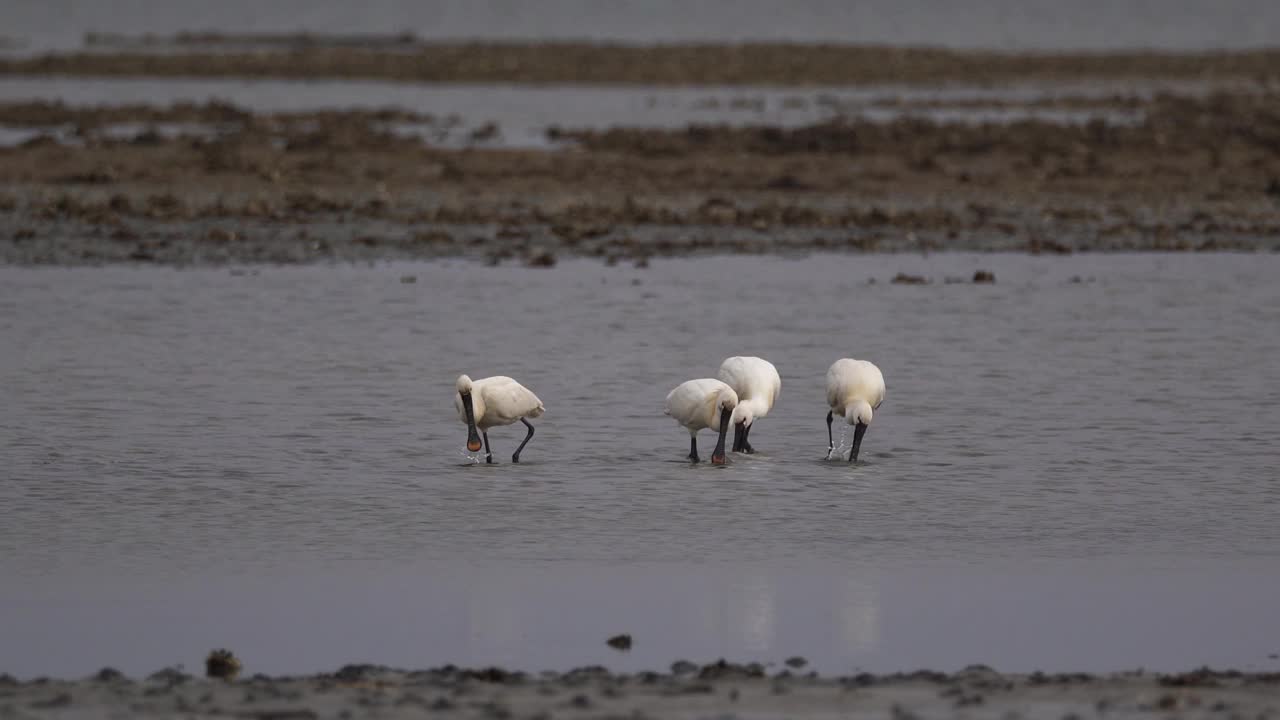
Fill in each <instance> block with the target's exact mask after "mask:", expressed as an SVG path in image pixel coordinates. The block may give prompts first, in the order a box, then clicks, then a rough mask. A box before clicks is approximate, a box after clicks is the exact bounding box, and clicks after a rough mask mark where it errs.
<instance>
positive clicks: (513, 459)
mask: <svg viewBox="0 0 1280 720" xmlns="http://www.w3.org/2000/svg"><path fill="white" fill-rule="evenodd" d="M520 422H522V423H524V426H525V427H527V428H529V434H528V435H525V436H524V442H522V443H520V447H518V448H516V451H515V454H513V455H512V456H511V462H513V463H518V462H520V451H521V450H523V449H524V446H525V445H528V444H529V438H531V437H533V426H532V425H530V424H529V421H528V420H525V419H524V418H520Z"/></svg>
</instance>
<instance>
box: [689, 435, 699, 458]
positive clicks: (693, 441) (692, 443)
mask: <svg viewBox="0 0 1280 720" xmlns="http://www.w3.org/2000/svg"><path fill="white" fill-rule="evenodd" d="M689 459H690V460H692V461H693V462H695V463H696V462H698V436H697V435H690V436H689Z"/></svg>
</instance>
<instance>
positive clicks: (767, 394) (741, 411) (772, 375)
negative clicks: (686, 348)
mask: <svg viewBox="0 0 1280 720" xmlns="http://www.w3.org/2000/svg"><path fill="white" fill-rule="evenodd" d="M719 377H720V380H721V381H723V382H724V383H725V384H726V385H728V386H729V387H731V388H733V391H734V392H735V393H737V394H738V408H737V409H736V410H734V411H733V418H732V419H731V422H732V423H733V451H734V452H744V453H753V452H755V448H753V447H751V443H750V442H748V441H747V436H748V435H749V434H750V433H751V428H752V426H753V425H754V424H755V421H756V420H758V419H760V418H762V417H764V416H765V415H768V414H769V411H770V410H772V409H773V404H774V403H775V402H777V400H778V392H779V391H780V390H781V389H782V378H780V377H778V368H776V367H774V366H773V363H771V362H769V361H768V360H763V359H761V358H758V357H731V358H728V359H727V360H725V361H724V362H723V363H721V364H720V375H719Z"/></svg>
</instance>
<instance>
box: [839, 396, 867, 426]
mask: <svg viewBox="0 0 1280 720" xmlns="http://www.w3.org/2000/svg"><path fill="white" fill-rule="evenodd" d="M871 416H872V412H871V403H869V402H867V401H866V400H854V401H853V402H851V403H849V404H848V405H846V406H845V409H844V421H845V422H847V423H849V424H850V425H870V424H871Z"/></svg>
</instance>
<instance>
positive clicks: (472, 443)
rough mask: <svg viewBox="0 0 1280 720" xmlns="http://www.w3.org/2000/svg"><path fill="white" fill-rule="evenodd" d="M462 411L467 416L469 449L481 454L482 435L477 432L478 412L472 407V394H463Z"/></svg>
mask: <svg viewBox="0 0 1280 720" xmlns="http://www.w3.org/2000/svg"><path fill="white" fill-rule="evenodd" d="M462 410H463V411H464V412H465V413H466V414H467V449H468V450H470V451H471V452H480V447H481V445H480V433H478V432H476V411H475V410H474V409H473V408H472V407H471V393H462Z"/></svg>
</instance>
